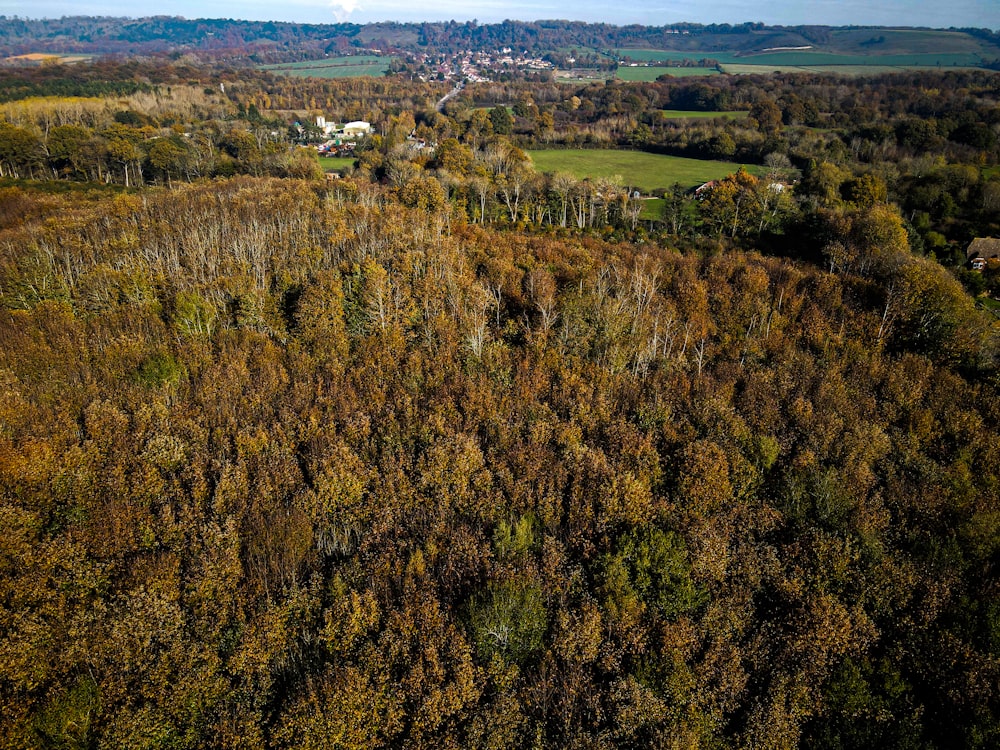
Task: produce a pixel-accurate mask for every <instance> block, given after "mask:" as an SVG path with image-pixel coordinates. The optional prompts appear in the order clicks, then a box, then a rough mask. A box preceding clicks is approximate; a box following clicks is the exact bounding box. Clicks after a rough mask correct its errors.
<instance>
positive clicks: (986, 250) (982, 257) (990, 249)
mask: <svg viewBox="0 0 1000 750" xmlns="http://www.w3.org/2000/svg"><path fill="white" fill-rule="evenodd" d="M965 259H966V260H967V261H968V262H969V265H971V266H972V270H973V271H982V270H983V269H984V268H986V264H987V263H988V262H989V261H990V260H993V259H1000V239H997V238H995V237H977V238H976V239H974V240H973V241H972V242H970V243H969V247H968V248H967V249H966V251H965Z"/></svg>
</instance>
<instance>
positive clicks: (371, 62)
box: [257, 55, 392, 78]
mask: <svg viewBox="0 0 1000 750" xmlns="http://www.w3.org/2000/svg"><path fill="white" fill-rule="evenodd" d="M390 62H392V58H391V57H379V56H377V55H355V56H351V57H324V58H323V59H321V60H305V61H303V62H294V63H278V64H276V65H258V66H257V68H258V69H259V70H268V71H270V72H272V73H280V74H281V75H286V76H300V77H303V78H305V77H308V78H358V77H360V76H375V77H379V76H383V75H385V72H386V71H387V70H388V69H389V63H390Z"/></svg>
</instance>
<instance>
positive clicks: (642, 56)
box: [616, 30, 992, 80]
mask: <svg viewBox="0 0 1000 750" xmlns="http://www.w3.org/2000/svg"><path fill="white" fill-rule="evenodd" d="M868 33H869V35H870V33H871V30H869V32H868ZM927 33H928V34H931V37H926V36H919V35H918V36H915V37H913V38H914V39H915V40H920V42H921V43H920V44H915V45H914V51H909V50H907V49H906V48H904V47H903V46H902V45H901V44H895V45H891V46H890V45H888V44H881V43H879V44H877V45H876V44H873V45H871V47H870V49H871V51H870V52H865V51H864V50H865V48H864V47H860V50H861V52H851V53H835V52H827V51H820V50H782V51H774V52H766V51H762V52H761V53H759V54H734V53H732V52H712V51H709V50H705V51H697V52H692V51H686V52H678V51H675V50H650V49H619V50H616V52H617V53H618V54H619V55H621V56H623V57H630V58H632V59H633V60H636V61H639V62H653V61H660V60H663V61H666V60H683V59H698V60H700V59H703V58H709V59H712V60H717V61H718V62H719V63H720V64H721V65H722V66H723V68H724V71H725V72H727V73H731V72H755V73H759V72H762V71H761V70H760V66H766V68H767V69H768V70H780V71H785V70H798V69H803V68H806V69H808V70H810V71H811V72H841V71H840V70H836V69H833V68H834V66H835V68H841V67H847V66H863V67H864V68H866V69H867V70H866V72H879V71H882V72H884V71H891V70H895V69H899V68H937V67H945V66H947V67H977V66H979V65H981V64H982V63H983V59H984V54H983V53H981V52H980V51H979V49H978V48H974V47H972V46H971V45H965V46H964V48H957V47H956V46H941V47H939V48H938V49H939V50H940V51H937V52H935V51H932V50H933V47H932V46H930V47H929V46H928V44H927V43H926V40H927V39H928V38H932V37H933V34H932V33H931V32H927ZM876 38H877V37H876ZM936 38H940V37H936ZM973 41H975V40H973ZM961 46H962V45H959V47H961ZM881 50H886V51H885V52H883V51H881ZM889 50H899V51H896V52H890V51H889ZM987 56H989V55H988V54H987ZM991 59H992V58H991ZM732 66H737V67H735V68H734V69H732V70H731V68H732ZM742 66H755V67H756V69H755V70H752V71H742V69H741V68H742ZM816 68H818V69H819V70H814V69H816ZM654 70H658V69H657V68H641V67H639V68H630V67H627V66H625V67H620V68H619V69H618V71H619V73H620V74H621V73H622V72H623V71H626V72H625V73H624V75H622V76H620V77H622V80H655V78H656V75H659V73H657V74H656V75H653V76H652V78H641V77H635V78H626V77H625V76H629V75H631V76H649V75H651V71H654ZM670 70H671V71H672V70H673V69H670ZM636 71H643V72H636Z"/></svg>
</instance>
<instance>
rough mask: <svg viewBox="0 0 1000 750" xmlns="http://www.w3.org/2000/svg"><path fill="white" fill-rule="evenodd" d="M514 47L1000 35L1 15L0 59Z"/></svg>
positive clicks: (756, 48)
mask: <svg viewBox="0 0 1000 750" xmlns="http://www.w3.org/2000/svg"><path fill="white" fill-rule="evenodd" d="M500 47H512V48H518V49H525V50H529V51H534V52H539V53H544V52H547V51H551V50H554V49H566V48H581V49H600V50H615V49H648V50H669V51H674V52H679V53H691V54H692V55H694V54H697V55H699V56H704V55H707V54H711V53H727V54H729V55H735V56H753V55H758V54H768V53H771V52H773V51H775V50H787V49H803V50H810V51H813V52H821V53H828V54H841V55H887V56H888V55H906V54H922V53H930V52H933V53H937V54H948V53H952V54H965V55H969V56H970V57H972V58H973V59H976V60H979V61H980V62H981V63H989V62H991V61H994V60H997V59H998V58H1000V35H998V34H996V33H994V32H992V31H990V30H988V29H948V30H935V29H912V28H883V27H840V28H834V27H828V26H794V27H783V26H765V25H763V24H759V23H746V24H739V25H735V26H733V25H729V24H709V25H700V24H689V23H682V24H675V25H672V26H639V25H632V26H612V25H609V24H588V23H582V22H572V21H535V22H530V23H527V22H520V21H504V22H503V23H498V24H485V25H480V24H477V23H474V22H468V23H456V22H454V21H451V22H443V23H407V24H403V23H377V24H365V25H358V24H351V23H339V24H303V23H286V22H277V21H275V22H263V21H234V20H221V19H193V20H189V19H184V18H179V17H169V16H154V17H150V18H139V19H125V18H106V17H101V18H94V17H86V16H77V17H66V18H59V19H37V20H31V19H24V18H7V17H0V56H2V57H4V58H11V57H15V56H22V55H31V54H39V53H60V54H65V53H86V54H125V55H137V54H166V53H186V52H190V53H197V54H199V55H202V56H211V57H223V58H225V57H240V56H253V57H254V59H255V60H256V61H257V62H277V61H285V60H290V59H296V58H298V59H308V58H309V57H310V56H315V55H316V54H317V53H319V54H345V53H351V52H352V51H356V50H372V49H376V50H380V51H382V52H427V51H437V52H450V51H458V50H464V49H470V48H471V49H487V50H488V49H496V48H500Z"/></svg>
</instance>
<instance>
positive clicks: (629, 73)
mask: <svg viewBox="0 0 1000 750" xmlns="http://www.w3.org/2000/svg"><path fill="white" fill-rule="evenodd" d="M718 74H719V71H718V70H716V69H715V68H667V67H661V66H656V67H652V66H651V67H642V66H640V67H637V68H632V67H629V66H619V67H618V70H617V72H616V73H615V76H616V77H617V78H618V80H620V81H642V82H644V83H648V82H650V81H655V80H656V79H657V78H659V77H660V76H662V75H668V76H670V77H671V78H687V77H689V76H712V75H718Z"/></svg>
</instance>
